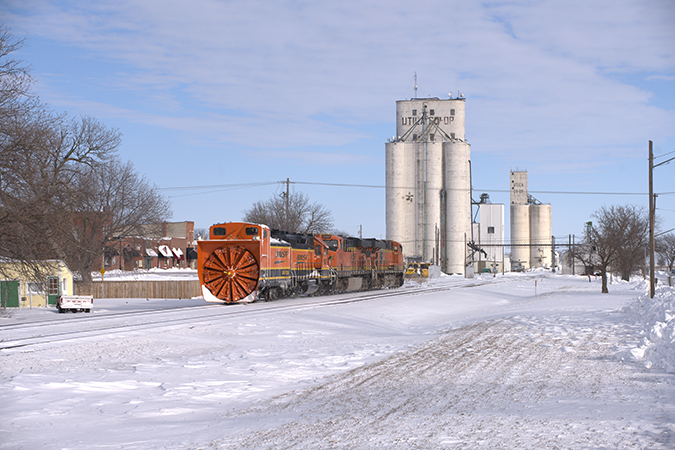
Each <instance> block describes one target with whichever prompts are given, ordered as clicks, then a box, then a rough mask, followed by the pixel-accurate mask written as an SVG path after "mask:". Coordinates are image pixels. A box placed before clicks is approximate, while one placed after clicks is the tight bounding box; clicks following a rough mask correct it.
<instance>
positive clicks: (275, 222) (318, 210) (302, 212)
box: [244, 192, 333, 234]
mask: <svg viewBox="0 0 675 450" xmlns="http://www.w3.org/2000/svg"><path fill="white" fill-rule="evenodd" d="M287 206H288V208H287ZM244 221H246V222H252V223H262V224H265V225H267V226H269V227H270V228H272V229H278V230H283V231H289V232H293V233H303V234H317V233H324V232H328V231H329V230H331V229H332V227H333V218H332V215H331V213H330V211H328V210H327V209H326V208H325V207H324V206H323V205H321V204H319V203H310V202H309V197H307V196H306V195H305V194H303V193H302V192H297V193H295V192H294V193H291V194H290V195H289V198H288V202H287V201H286V198H285V197H277V196H273V197H271V198H270V199H268V200H267V201H264V202H262V201H258V202H255V203H254V204H253V206H252V207H251V208H250V209H248V210H246V211H244Z"/></svg>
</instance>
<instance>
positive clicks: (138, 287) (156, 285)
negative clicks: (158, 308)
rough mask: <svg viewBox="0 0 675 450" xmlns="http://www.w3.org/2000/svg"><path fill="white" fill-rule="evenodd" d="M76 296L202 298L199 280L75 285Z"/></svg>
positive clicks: (104, 282)
mask: <svg viewBox="0 0 675 450" xmlns="http://www.w3.org/2000/svg"><path fill="white" fill-rule="evenodd" d="M74 290H75V295H93V296H94V298H193V297H201V295H202V290H201V287H200V284H199V280H167V281H103V282H100V281H98V282H92V283H89V284H84V283H75V288H74Z"/></svg>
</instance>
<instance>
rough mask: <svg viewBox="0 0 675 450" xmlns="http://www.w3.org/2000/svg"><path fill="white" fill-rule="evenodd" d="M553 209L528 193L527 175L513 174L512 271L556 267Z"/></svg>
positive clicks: (521, 173)
mask: <svg viewBox="0 0 675 450" xmlns="http://www.w3.org/2000/svg"><path fill="white" fill-rule="evenodd" d="M552 246H553V236H552V222H551V205H549V204H543V203H541V202H540V201H538V200H537V199H535V198H534V197H532V196H531V195H530V194H529V193H528V190H527V172H525V171H512V172H511V267H512V269H522V270H527V269H530V268H537V267H543V268H550V267H551V265H552V264H553V247H552Z"/></svg>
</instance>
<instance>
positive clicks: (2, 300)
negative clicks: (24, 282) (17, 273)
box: [0, 281, 19, 308]
mask: <svg viewBox="0 0 675 450" xmlns="http://www.w3.org/2000/svg"><path fill="white" fill-rule="evenodd" d="M0 307H3V308H18V307H19V282H18V281H0Z"/></svg>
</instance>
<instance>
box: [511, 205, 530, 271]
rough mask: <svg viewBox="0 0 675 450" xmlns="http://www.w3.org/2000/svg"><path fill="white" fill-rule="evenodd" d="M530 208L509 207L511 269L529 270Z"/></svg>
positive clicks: (526, 206) (523, 206)
mask: <svg viewBox="0 0 675 450" xmlns="http://www.w3.org/2000/svg"><path fill="white" fill-rule="evenodd" d="M530 206H531V205H520V204H512V205H511V267H512V268H513V269H518V268H522V269H525V270H526V269H529V268H530V248H529V244H530Z"/></svg>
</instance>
